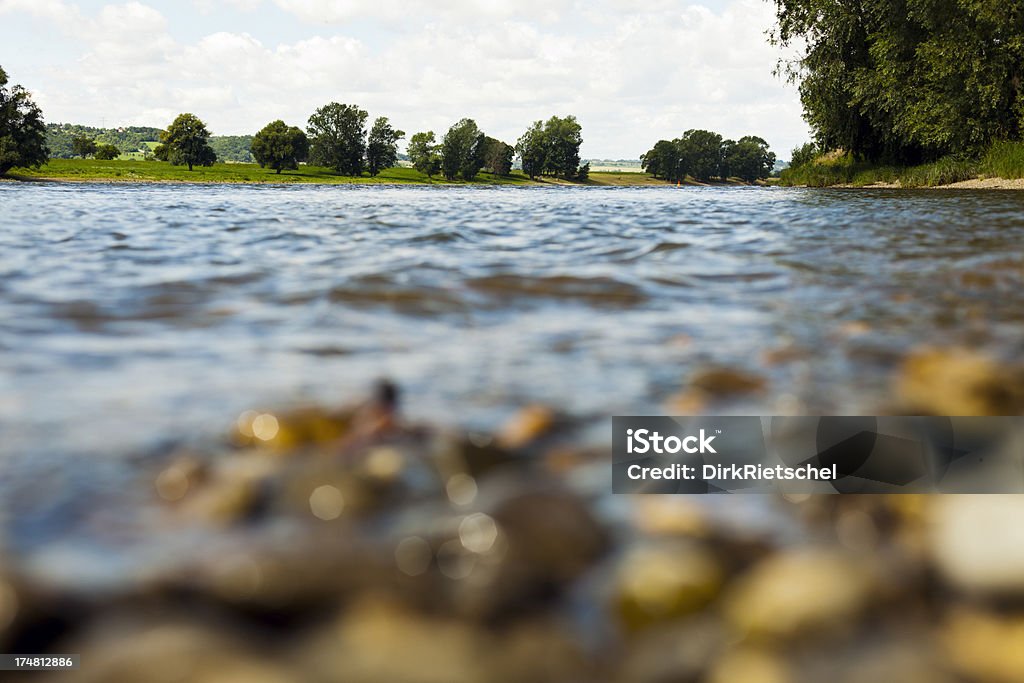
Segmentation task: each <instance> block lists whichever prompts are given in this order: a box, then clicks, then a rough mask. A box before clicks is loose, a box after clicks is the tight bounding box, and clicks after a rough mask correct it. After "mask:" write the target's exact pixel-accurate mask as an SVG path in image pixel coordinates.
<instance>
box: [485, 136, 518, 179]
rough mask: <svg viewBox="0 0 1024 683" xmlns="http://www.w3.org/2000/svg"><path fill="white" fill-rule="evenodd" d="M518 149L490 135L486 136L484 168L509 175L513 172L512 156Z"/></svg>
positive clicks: (495, 173) (494, 172)
mask: <svg viewBox="0 0 1024 683" xmlns="http://www.w3.org/2000/svg"><path fill="white" fill-rule="evenodd" d="M515 153H516V150H515V148H514V147H513V146H512V145H509V144H507V143H504V142H502V141H501V140H498V139H497V138H492V137H490V136H488V137H485V138H484V142H483V156H484V170H485V171H487V172H488V173H493V174H494V175H508V174H509V173H511V172H512V157H514V156H515Z"/></svg>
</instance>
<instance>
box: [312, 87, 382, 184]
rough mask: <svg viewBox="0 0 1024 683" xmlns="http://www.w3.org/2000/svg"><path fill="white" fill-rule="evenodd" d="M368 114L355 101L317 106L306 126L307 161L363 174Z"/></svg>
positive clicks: (340, 171)
mask: <svg viewBox="0 0 1024 683" xmlns="http://www.w3.org/2000/svg"><path fill="white" fill-rule="evenodd" d="M368 116H369V115H368V114H367V113H366V112H365V111H363V110H362V109H360V108H359V107H357V106H356V105H354V104H339V103H338V102H331V103H330V104H326V105H324V106H322V107H320V108H319V109H317V110H316V111H315V112H314V113H313V115H312V116H310V117H309V124H308V125H307V127H306V132H308V133H309V138H310V148H309V159H310V162H311V163H313V164H316V165H318V166H327V167H329V168H333V169H334V170H335V171H337V172H338V173H340V174H342V175H349V176H358V175H362V173H363V164H364V162H365V157H366V119H367V117H368Z"/></svg>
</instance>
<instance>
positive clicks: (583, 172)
mask: <svg viewBox="0 0 1024 683" xmlns="http://www.w3.org/2000/svg"><path fill="white" fill-rule="evenodd" d="M589 179H590V162H589V161H588V162H587V163H585V164H583V165H582V166H580V167H579V169H577V171H576V181H577V182H580V183H585V182H587V181H588V180H589Z"/></svg>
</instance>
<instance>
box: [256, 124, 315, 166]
mask: <svg viewBox="0 0 1024 683" xmlns="http://www.w3.org/2000/svg"><path fill="white" fill-rule="evenodd" d="M250 149H251V151H252V155H253V158H254V159H256V163H258V164H259V165H260V167H261V168H271V169H273V170H274V171H277V172H278V173H280V172H281V171H283V170H286V169H287V170H294V169H296V168H298V167H299V162H300V161H305V160H306V157H307V156H308V155H309V139H308V138H307V137H306V134H305V133H303V132H302V129H301V128H298V127H297V126H289V125H288V124H286V123H285V122H284V121H281V120H280V119H278V120H277V121H271V122H270V123H268V124H267V125H265V126H264V127H263V128H262V129H261V130H260V132H258V133H256V135H254V136H253V138H252V145H251V147H250Z"/></svg>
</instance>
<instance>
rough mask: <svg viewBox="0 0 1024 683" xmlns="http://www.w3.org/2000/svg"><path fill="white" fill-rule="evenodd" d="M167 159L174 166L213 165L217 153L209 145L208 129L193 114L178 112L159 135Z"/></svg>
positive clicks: (190, 167)
mask: <svg viewBox="0 0 1024 683" xmlns="http://www.w3.org/2000/svg"><path fill="white" fill-rule="evenodd" d="M160 140H161V142H163V144H164V146H165V148H166V153H167V159H168V161H170V162H171V163H172V164H174V165H175V166H181V165H185V166H188V170H189V171H191V170H192V167H193V166H213V164H214V162H215V161H217V155H216V154H214V152H213V149H212V148H211V147H210V145H209V140H210V131H208V130H207V129H206V124H205V123H203V122H202V121H200V120H199V118H198V117H197V116H195V115H194V114H179V115H178V118H176V119H174V121H173V122H172V123H171V125H170V126H168V127H167V130H166V131H165V132H164V133H162V134H161V135H160Z"/></svg>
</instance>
